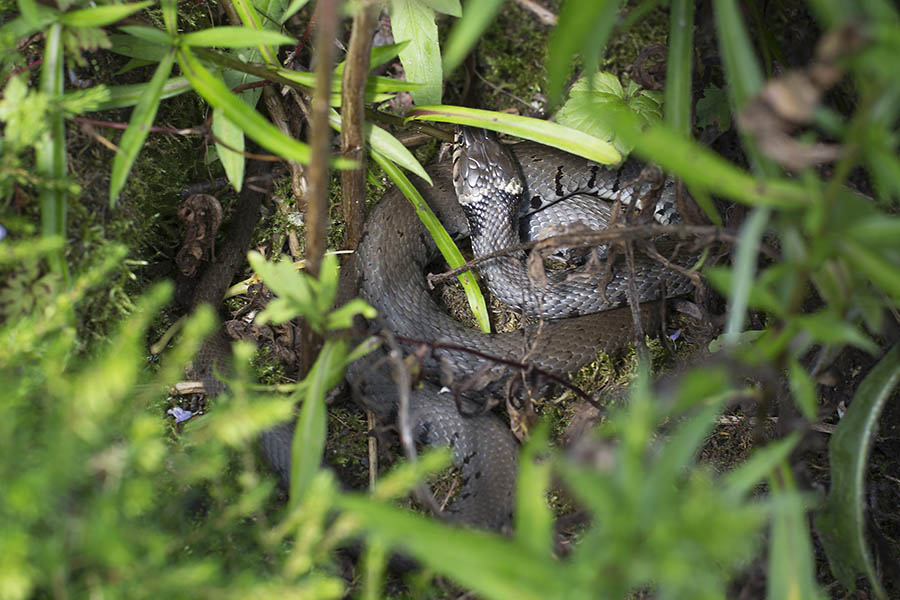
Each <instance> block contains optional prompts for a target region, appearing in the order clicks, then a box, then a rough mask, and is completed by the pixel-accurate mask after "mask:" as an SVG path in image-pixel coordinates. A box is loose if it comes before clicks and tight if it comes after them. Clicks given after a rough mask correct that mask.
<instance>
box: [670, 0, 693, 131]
mask: <svg viewBox="0 0 900 600" xmlns="http://www.w3.org/2000/svg"><path fill="white" fill-rule="evenodd" d="M693 39H694V3H693V2H692V1H691V0H673V2H672V6H671V8H670V21H669V57H668V60H667V61H666V90H665V104H664V107H665V114H664V119H665V123H666V125H668V126H669V127H670V128H671V129H672V130H673V131H675V132H676V133H678V134H679V135H682V136H684V137H689V136H690V135H691V66H692V65H693V55H692V51H693Z"/></svg>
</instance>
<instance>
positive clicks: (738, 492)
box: [723, 431, 802, 498]
mask: <svg viewBox="0 0 900 600" xmlns="http://www.w3.org/2000/svg"><path fill="white" fill-rule="evenodd" d="M801 439H802V436H801V434H800V433H798V432H796V431H795V432H794V433H792V434H790V435H789V436H787V437H786V438H784V439H781V440H775V441H773V442H770V443H769V444H767V445H766V446H765V447H763V448H757V449H755V450H754V451H753V454H752V455H751V456H750V458H748V459H747V460H746V461H744V462H743V463H741V464H740V465H738V466H737V467H736V468H735V469H733V470H731V471H730V472H728V473H726V474H725V475H724V477H723V479H724V481H725V485H726V486H727V488H728V493H729V494H730V495H732V496H734V497H735V498H741V497H744V496H747V495H748V494H750V493H751V492H752V491H753V488H754V487H756V486H757V485H759V484H760V483H761V482H762V481H764V480H765V479H766V477H768V476H769V475H770V474H771V473H772V472H773V471H774V470H775V469H776V468H777V467H778V465H779V464H780V463H781V462H782V461H784V460H785V459H787V457H788V456H790V455H791V452H793V451H794V448H796V447H797V444H798V443H800V440H801Z"/></svg>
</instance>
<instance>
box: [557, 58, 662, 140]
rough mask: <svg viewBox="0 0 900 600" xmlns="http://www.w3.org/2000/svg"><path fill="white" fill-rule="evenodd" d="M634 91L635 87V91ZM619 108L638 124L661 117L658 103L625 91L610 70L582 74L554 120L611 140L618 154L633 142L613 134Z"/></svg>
mask: <svg viewBox="0 0 900 600" xmlns="http://www.w3.org/2000/svg"><path fill="white" fill-rule="evenodd" d="M635 92H637V90H635ZM623 111H630V112H631V113H632V114H634V116H635V117H637V119H638V122H639V123H640V127H644V126H646V125H648V124H650V123H658V122H659V121H661V120H662V110H661V107H660V105H659V102H657V101H656V100H654V99H653V98H652V97H650V96H646V95H644V94H642V93H637V95H631V94H626V93H625V90H623V89H622V84H621V83H619V78H618V77H616V76H615V75H612V74H611V73H594V74H593V75H592V76H591V77H589V78H588V77H582V78H581V79H579V80H578V81H576V82H575V84H574V85H573V86H572V90H571V92H570V94H569V99H568V100H567V101H566V103H565V104H564V105H563V106H562V108H560V109H559V112H557V114H556V121H557V122H558V123H559V124H560V125H565V126H567V127H571V128H572V129H576V130H578V131H581V132H583V133H586V134H588V135H592V136H595V137H598V138H600V139H603V140H607V141H609V142H611V143H612V144H613V145H614V146H615V148H616V150H618V151H619V152H620V153H621V154H628V153H629V152H630V151H631V148H632V147H633V143H632V142H631V141H629V140H627V139H625V138H622V137H620V136H618V135H617V132H616V127H615V123H616V122H618V121H619V120H620V118H621V116H620V115H621V113H622V112H623Z"/></svg>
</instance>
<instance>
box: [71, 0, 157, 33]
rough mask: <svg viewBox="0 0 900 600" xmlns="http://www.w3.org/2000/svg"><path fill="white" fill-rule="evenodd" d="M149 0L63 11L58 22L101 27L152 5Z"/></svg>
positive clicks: (76, 25)
mask: <svg viewBox="0 0 900 600" xmlns="http://www.w3.org/2000/svg"><path fill="white" fill-rule="evenodd" d="M152 4H153V2H152V1H151V0H146V1H144V2H135V3H133V4H109V5H106V6H93V7H91V8H83V9H81V10H73V11H70V12H67V13H63V14H62V15H61V16H60V17H59V22H60V23H62V24H63V25H65V26H67V27H103V26H104V25H111V24H113V23H115V22H116V21H121V20H122V19H124V18H125V17H127V16H129V15H132V14H134V13H136V12H137V11H139V10H143V9H145V8H147V7H148V6H150V5H152Z"/></svg>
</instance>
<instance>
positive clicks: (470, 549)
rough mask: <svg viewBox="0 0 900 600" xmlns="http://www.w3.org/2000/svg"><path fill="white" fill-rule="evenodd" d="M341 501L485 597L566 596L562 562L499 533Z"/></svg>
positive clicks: (352, 499)
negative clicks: (555, 560) (522, 546)
mask: <svg viewBox="0 0 900 600" xmlns="http://www.w3.org/2000/svg"><path fill="white" fill-rule="evenodd" d="M338 506H339V507H340V508H341V509H343V510H344V511H346V512H347V513H348V514H350V515H352V516H353V517H354V518H355V519H358V520H359V521H360V522H361V523H362V525H363V527H365V529H366V530H367V531H369V532H371V533H374V534H376V535H378V536H379V537H380V538H381V539H383V540H385V541H386V542H387V543H389V544H391V545H392V546H393V547H397V548H400V549H403V550H405V551H407V552H410V553H411V554H412V555H413V556H414V557H415V558H416V559H418V560H419V561H420V562H422V564H424V565H427V566H428V567H430V568H431V569H433V570H434V571H436V572H438V573H441V574H443V575H446V576H447V577H450V578H452V579H453V580H455V581H456V582H458V583H459V584H461V585H463V586H465V587H467V588H471V589H472V591H474V592H475V593H476V594H478V595H481V596H484V597H485V598H497V599H500V598H516V599H517V600H545V599H546V598H564V597H566V592H567V591H568V590H567V589H566V584H565V582H566V581H567V577H566V576H565V573H564V572H562V571H564V567H563V566H562V565H561V564H559V563H555V562H553V561H551V560H548V559H547V557H546V556H545V555H544V556H535V555H533V554H532V553H530V552H526V551H524V549H522V548H520V547H519V546H518V545H517V544H515V543H513V542H511V541H510V540H508V539H506V538H504V537H502V536H500V535H497V534H491V533H488V532H485V531H476V530H469V529H462V528H459V527H453V526H451V525H447V524H444V523H440V522H437V521H434V520H433V519H428V518H426V517H424V516H422V515H416V514H412V513H409V512H406V511H404V510H401V509H399V508H394V507H392V506H386V505H382V504H377V503H375V502H372V501H371V500H369V499H368V498H365V497H360V496H355V495H349V494H348V495H346V496H343V497H341V498H339V499H338Z"/></svg>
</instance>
